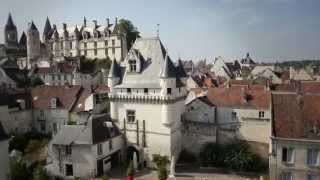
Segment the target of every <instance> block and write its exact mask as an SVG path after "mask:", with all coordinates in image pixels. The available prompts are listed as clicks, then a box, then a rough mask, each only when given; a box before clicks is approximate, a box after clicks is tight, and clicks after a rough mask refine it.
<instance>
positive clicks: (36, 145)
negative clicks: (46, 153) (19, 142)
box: [25, 139, 48, 153]
mask: <svg viewBox="0 0 320 180" xmlns="http://www.w3.org/2000/svg"><path fill="white" fill-rule="evenodd" d="M47 144H48V140H46V139H43V140H37V139H35V140H30V141H29V143H28V145H27V147H26V148H25V152H26V153H32V152H35V151H38V150H39V149H41V148H43V147H44V146H46V145H47Z"/></svg>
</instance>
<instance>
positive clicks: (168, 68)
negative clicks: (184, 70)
mask: <svg viewBox="0 0 320 180" xmlns="http://www.w3.org/2000/svg"><path fill="white" fill-rule="evenodd" d="M170 77H176V68H175V67H174V65H173V63H172V61H171V60H170V58H169V56H168V55H167V54H166V57H165V59H164V63H163V67H162V70H161V74H160V78H170Z"/></svg>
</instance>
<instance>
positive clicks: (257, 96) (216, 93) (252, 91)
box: [207, 85, 271, 109]
mask: <svg viewBox="0 0 320 180" xmlns="http://www.w3.org/2000/svg"><path fill="white" fill-rule="evenodd" d="M207 96H208V99H209V100H210V102H211V103H212V104H214V105H216V106H226V107H241V108H256V109H260V108H263V109H268V108H269V106H270V98H271V95H270V92H269V91H267V90H265V88H264V86H254V85H252V86H231V87H229V88H228V87H222V88H209V89H208V94H207Z"/></svg>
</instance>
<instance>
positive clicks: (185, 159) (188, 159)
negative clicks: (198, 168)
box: [177, 149, 197, 163]
mask: <svg viewBox="0 0 320 180" xmlns="http://www.w3.org/2000/svg"><path fill="white" fill-rule="evenodd" d="M196 161H197V158H196V156H195V155H194V154H192V153H191V152H189V151H187V150H186V149H183V150H182V151H181V153H180V156H179V159H178V161H177V162H178V163H195V162H196Z"/></svg>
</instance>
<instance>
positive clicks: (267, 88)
mask: <svg viewBox="0 0 320 180" xmlns="http://www.w3.org/2000/svg"><path fill="white" fill-rule="evenodd" d="M265 90H266V91H270V80H269V79H267V80H266V86H265Z"/></svg>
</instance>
